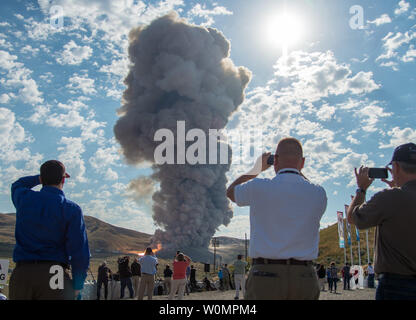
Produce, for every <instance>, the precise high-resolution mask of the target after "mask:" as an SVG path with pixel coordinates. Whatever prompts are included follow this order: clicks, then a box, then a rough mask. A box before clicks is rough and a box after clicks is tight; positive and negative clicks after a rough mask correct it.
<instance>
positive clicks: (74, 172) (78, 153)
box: [58, 137, 87, 182]
mask: <svg viewBox="0 0 416 320" xmlns="http://www.w3.org/2000/svg"><path fill="white" fill-rule="evenodd" d="M58 145H59V146H58V151H60V154H59V160H60V161H62V162H63V164H64V165H65V167H66V169H67V171H68V173H69V174H70V175H71V178H70V179H71V181H78V182H86V181H87V179H86V178H85V176H84V175H85V164H84V160H83V159H82V154H83V153H84V152H85V147H84V145H83V141H82V139H81V138H80V137H77V138H76V137H62V138H61V139H60V141H59V143H58ZM68 182H70V181H68Z"/></svg>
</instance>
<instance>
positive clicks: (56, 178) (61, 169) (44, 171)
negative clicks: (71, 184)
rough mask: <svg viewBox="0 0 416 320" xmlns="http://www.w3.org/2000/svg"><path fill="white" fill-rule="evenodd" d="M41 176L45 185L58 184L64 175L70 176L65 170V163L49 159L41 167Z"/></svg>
mask: <svg viewBox="0 0 416 320" xmlns="http://www.w3.org/2000/svg"><path fill="white" fill-rule="evenodd" d="M40 176H41V178H42V183H43V184H44V185H57V184H59V183H60V182H61V180H62V178H63V177H65V178H69V177H70V175H69V174H68V173H66V171H65V166H64V164H63V163H62V162H60V161H58V160H48V161H46V162H45V163H43V164H42V166H41V167H40Z"/></svg>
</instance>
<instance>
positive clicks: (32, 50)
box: [20, 44, 39, 56]
mask: <svg viewBox="0 0 416 320" xmlns="http://www.w3.org/2000/svg"><path fill="white" fill-rule="evenodd" d="M20 52H21V53H23V54H27V53H30V54H31V55H32V56H36V55H37V54H38V53H39V48H33V47H32V46H31V45H29V44H27V45H25V46H24V47H22V48H21V49H20Z"/></svg>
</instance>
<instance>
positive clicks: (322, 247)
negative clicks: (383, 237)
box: [317, 221, 375, 265]
mask: <svg viewBox="0 0 416 320" xmlns="http://www.w3.org/2000/svg"><path fill="white" fill-rule="evenodd" d="M344 225H345V221H344ZM351 229H352V230H351V233H352V235H351V238H352V239H351V240H352V241H351V242H352V252H353V262H354V263H355V264H358V244H357V241H356V234H355V226H352V228H351ZM374 231H375V228H371V229H369V231H368V244H369V248H370V250H369V251H370V260H371V261H373V255H374ZM359 234H360V254H361V264H366V263H367V244H366V236H365V234H366V232H365V230H363V231H360V232H359ZM345 238H346V234H345ZM345 245H346V256H347V261H348V262H351V258H350V257H351V251H350V250H351V249H350V246H348V244H347V240H346V239H345ZM331 261H335V263H337V264H338V265H340V264H343V263H344V249H341V248H339V241H338V224H336V223H335V224H333V225H331V226H329V227H327V228H325V229H322V230H321V231H320V241H319V256H318V259H317V262H318V263H323V264H324V265H328V264H329V263H331Z"/></svg>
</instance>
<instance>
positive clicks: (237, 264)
mask: <svg viewBox="0 0 416 320" xmlns="http://www.w3.org/2000/svg"><path fill="white" fill-rule="evenodd" d="M242 258H243V256H242V255H241V254H239V255H238V256H237V260H236V261H234V263H233V264H234V282H235V297H234V299H235V300H238V299H239V298H240V287H241V291H242V293H243V297H244V294H245V286H246V267H247V262H246V261H243V260H242Z"/></svg>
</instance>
